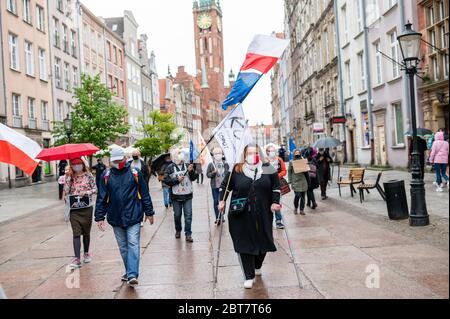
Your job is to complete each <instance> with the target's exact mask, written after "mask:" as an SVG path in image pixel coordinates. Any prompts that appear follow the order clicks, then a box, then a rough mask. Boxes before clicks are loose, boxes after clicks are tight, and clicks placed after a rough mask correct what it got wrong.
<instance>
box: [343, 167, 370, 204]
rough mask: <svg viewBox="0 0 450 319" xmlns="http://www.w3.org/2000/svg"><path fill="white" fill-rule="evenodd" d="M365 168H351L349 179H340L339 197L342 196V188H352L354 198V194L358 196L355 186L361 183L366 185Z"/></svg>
mask: <svg viewBox="0 0 450 319" xmlns="http://www.w3.org/2000/svg"><path fill="white" fill-rule="evenodd" d="M365 171H366V170H365V169H364V168H351V169H350V172H349V174H348V179H342V176H340V177H339V182H338V183H337V184H338V187H339V196H340V197H342V195H341V186H346V185H349V186H350V192H351V195H352V197H353V193H355V194H356V189H355V187H354V186H353V185H359V184H361V183H364V173H365Z"/></svg>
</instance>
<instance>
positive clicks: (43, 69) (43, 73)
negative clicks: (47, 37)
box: [38, 48, 47, 81]
mask: <svg viewBox="0 0 450 319" xmlns="http://www.w3.org/2000/svg"><path fill="white" fill-rule="evenodd" d="M38 54H39V78H40V79H41V80H43V81H47V62H46V58H45V50H44V49H41V48H39V50H38Z"/></svg>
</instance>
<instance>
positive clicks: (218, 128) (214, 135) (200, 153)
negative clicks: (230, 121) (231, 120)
mask: <svg viewBox="0 0 450 319" xmlns="http://www.w3.org/2000/svg"><path fill="white" fill-rule="evenodd" d="M239 105H241V103H237V104H236V106H235V107H234V108H233V109H232V110H231V112H230V113H228V115H227V116H229V115H230V114H231V113H233V112H234V111H235V110H236V109H237V108H238V106H239ZM224 124H225V122H223V123H222V124H221V125H220V126H218V127H217V128H216V129H215V131H216V133H214V134H213V135H212V136H211V138H210V139H209V140H208V142H207V143H206V144H205V146H204V147H203V148H202V150H201V151H200V152H199V153H198V155H197V157H196V158H195V159H194V160H193V161H191V164H192V163H193V162H195V161H196V160H198V159H199V158H200V156H202V154H203V152H204V151H205V149H206V148H207V147H208V145H209V144H210V143H211V142H212V141H213V139H214V137H216V134H217V132H218V131H219V130H220V128H222V126H223V125H224ZM186 174H187V171H186V173H184V176H186Z"/></svg>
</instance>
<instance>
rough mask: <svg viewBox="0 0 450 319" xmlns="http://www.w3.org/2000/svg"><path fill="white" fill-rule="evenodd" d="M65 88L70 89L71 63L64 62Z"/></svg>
mask: <svg viewBox="0 0 450 319" xmlns="http://www.w3.org/2000/svg"><path fill="white" fill-rule="evenodd" d="M64 89H65V90H66V91H70V74H69V63H64Z"/></svg>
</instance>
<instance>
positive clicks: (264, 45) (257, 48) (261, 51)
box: [222, 35, 289, 110]
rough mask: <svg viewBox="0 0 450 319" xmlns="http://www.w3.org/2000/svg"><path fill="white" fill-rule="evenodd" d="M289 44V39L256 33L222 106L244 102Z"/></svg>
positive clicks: (224, 107) (226, 106)
mask: <svg viewBox="0 0 450 319" xmlns="http://www.w3.org/2000/svg"><path fill="white" fill-rule="evenodd" d="M288 44H289V40H284V39H279V38H277V37H274V36H267V35H256V36H255V37H254V38H253V41H252V43H250V46H249V47H248V50H247V55H246V57H245V61H244V64H243V65H242V67H241V70H240V72H239V74H238V77H237V80H236V82H235V83H234V85H233V88H232V89H231V92H230V93H229V94H228V97H227V98H226V100H225V101H224V102H223V104H222V108H223V109H224V110H226V109H227V108H228V107H229V106H232V105H236V104H238V103H242V102H243V101H244V100H245V98H246V97H247V95H248V94H249V93H250V91H251V90H252V89H253V87H254V86H255V85H256V83H257V82H258V81H259V79H261V77H262V76H263V75H264V74H266V73H267V72H269V71H270V69H271V68H272V67H273V66H274V65H275V64H276V63H277V62H278V60H279V59H280V57H281V56H282V55H283V52H284V50H286V48H287V46H288Z"/></svg>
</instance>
